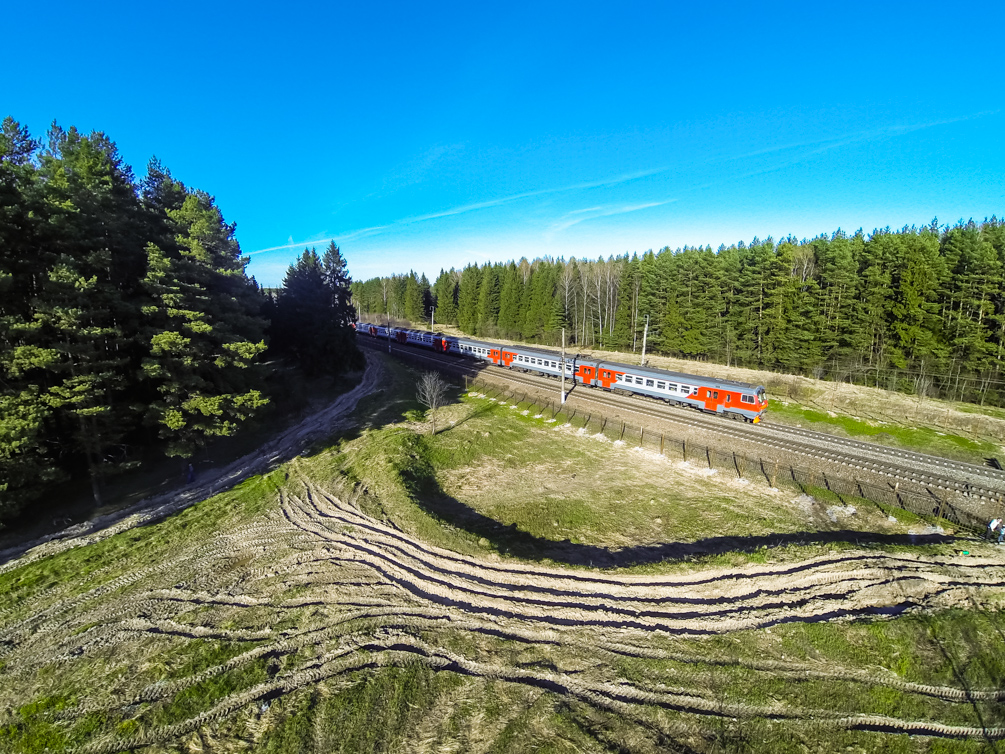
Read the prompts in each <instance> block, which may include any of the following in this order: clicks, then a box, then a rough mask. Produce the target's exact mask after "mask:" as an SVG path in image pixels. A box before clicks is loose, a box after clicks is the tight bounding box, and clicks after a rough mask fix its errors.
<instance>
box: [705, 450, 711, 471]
mask: <svg viewBox="0 0 1005 754" xmlns="http://www.w3.org/2000/svg"><path fill="white" fill-rule="evenodd" d="M705 460H706V461H708V467H709V468H712V449H711V448H709V447H707V446H706V447H705Z"/></svg>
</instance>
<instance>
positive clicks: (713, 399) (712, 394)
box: [699, 387, 722, 413]
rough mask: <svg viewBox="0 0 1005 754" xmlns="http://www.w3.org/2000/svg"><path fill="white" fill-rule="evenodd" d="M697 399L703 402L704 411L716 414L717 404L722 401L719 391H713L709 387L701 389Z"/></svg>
mask: <svg viewBox="0 0 1005 754" xmlns="http://www.w3.org/2000/svg"><path fill="white" fill-rule="evenodd" d="M699 397H700V398H701V399H702V400H703V401H704V402H705V410H706V411H715V412H717V413H718V411H719V404H720V403H721V402H722V399H721V398H720V397H719V391H718V390H713V389H712V388H710V387H703V388H702V389H701V391H700V393H699Z"/></svg>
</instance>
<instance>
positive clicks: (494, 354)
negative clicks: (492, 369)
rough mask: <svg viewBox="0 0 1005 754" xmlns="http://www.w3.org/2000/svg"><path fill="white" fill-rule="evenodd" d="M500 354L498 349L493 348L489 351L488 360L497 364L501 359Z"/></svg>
mask: <svg viewBox="0 0 1005 754" xmlns="http://www.w3.org/2000/svg"><path fill="white" fill-rule="evenodd" d="M500 354H501V351H500V349H498V348H493V349H492V350H490V351H489V361H491V362H492V363H493V364H498V363H499V362H500V361H501V360H502V358H501V356H500Z"/></svg>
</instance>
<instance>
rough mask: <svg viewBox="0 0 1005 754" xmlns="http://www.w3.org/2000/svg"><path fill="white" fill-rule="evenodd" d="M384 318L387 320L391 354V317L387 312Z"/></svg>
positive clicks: (388, 345)
mask: <svg viewBox="0 0 1005 754" xmlns="http://www.w3.org/2000/svg"><path fill="white" fill-rule="evenodd" d="M384 316H385V317H386V318H387V352H388V353H391V315H390V314H389V313H386V312H385V314H384Z"/></svg>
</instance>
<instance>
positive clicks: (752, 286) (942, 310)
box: [353, 217, 1005, 405]
mask: <svg viewBox="0 0 1005 754" xmlns="http://www.w3.org/2000/svg"><path fill="white" fill-rule="evenodd" d="M1003 270H1005V223H1003V222H1001V221H999V220H998V219H996V218H994V217H993V218H991V219H990V220H985V221H984V222H982V223H975V222H973V221H970V222H962V221H961V222H959V223H957V224H956V225H954V226H952V227H946V226H942V227H940V226H939V225H938V223H937V221H933V222H932V223H931V224H930V225H927V226H924V227H920V228H918V227H906V228H903V229H901V230H899V231H892V230H890V229H889V228H887V229H883V230H875V231H873V232H872V234H870V235H866V234H864V233H863V232H862V231H858V232H857V233H854V234H853V235H848V234H846V233H844V232H842V231H840V230H838V231H836V232H834V233H831V234H829V235H820V236H817V237H816V238H813V239H809V240H801V241H800V240H796V239H795V238H792V237H789V238H786V239H784V240H782V241H779V242H776V241H774V240H772V239H771V238H768V239H766V240H763V241H762V240H759V239H757V238H755V239H754V240H753V241H751V242H750V243H749V244H745V243H743V242H742V241H741V242H740V243H738V244H735V245H733V246H728V247H727V246H720V247H719V248H718V249H717V250H713V249H712V248H711V247H708V246H705V247H701V246H699V247H684V248H678V249H671V248H669V247H666V248H663V249H661V250H660V251H658V252H655V253H654V252H652V251H647V252H646V253H644V254H641V255H639V254H631V255H628V254H625V255H622V256H612V257H609V258H608V259H603V258H601V259H598V260H596V261H591V260H580V259H575V258H573V259H569V260H568V261H566V260H564V259H551V258H541V259H534V260H533V261H528V260H527V259H521V260H520V261H519V262H513V261H510V262H507V263H495V264H484V265H482V266H480V267H478V266H475V265H469V266H467V267H465V268H464V269H463V270H455V269H451V270H448V271H441V272H440V275H439V277H438V278H437V279H436V281H435V283H433V284H432V285H430V284H429V283H428V282H427V281H426V278H425V276H422V277H421V278H417V277H416V275H415V273H414V272H411V273H408V274H407V275H393V276H390V277H385V278H374V279H372V280H367V281H365V282H357V283H354V284H353V296H354V302H355V305H356V307H357V308H358V309H359V310H360V312H361V313H363V314H365V315H378V314H379V315H389V316H391V317H398V318H404V319H408V320H410V321H412V322H416V323H423V322H425V323H426V324H427V326H428V324H429V322H430V316H431V314H434V315H435V321H436V322H437V323H443V324H451V325H456V326H457V327H458V328H459V329H460V330H461V331H462V332H464V333H467V334H469V335H474V336H487V337H499V338H505V339H518V340H525V341H528V342H534V343H542V344H555V343H557V342H558V340H559V338H560V334H561V330H562V328H563V327H564V328H565V329H566V334H567V337H568V339H569V342H570V343H571V344H574V345H576V344H578V345H579V346H580V347H590V348H602V349H615V350H621V351H637V350H639V349H640V348H641V342H642V334H643V329H644V328H645V325H646V319H647V317H648V325H649V330H648V344H649V345H648V347H649V349H650V350H653V351H656V352H658V353H662V354H666V355H670V356H677V357H685V358H689V359H698V360H708V361H714V362H717V363H723V364H727V365H729V364H732V365H739V366H747V367H755V368H762V369H773V370H778V371H785V372H791V373H796V374H807V375H812V376H816V377H825V378H829V379H835V380H854V381H856V382H859V383H864V384H870V385H877V386H880V387H883V388H889V389H897V390H903V391H907V392H911V393H920V394H936V393H937V394H939V395H941V396H943V397H947V398H953V399H959V400H969V401H976V402H985V401H988V402H992V403H996V404H999V405H1001V404H1002V403H1003V402H1005V376H1003V371H1005V370H1003V367H1005V361H1003V357H1005V273H1003ZM434 307H435V312H433V308H434Z"/></svg>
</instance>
